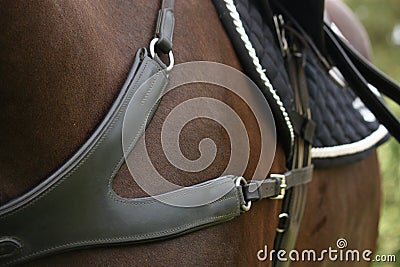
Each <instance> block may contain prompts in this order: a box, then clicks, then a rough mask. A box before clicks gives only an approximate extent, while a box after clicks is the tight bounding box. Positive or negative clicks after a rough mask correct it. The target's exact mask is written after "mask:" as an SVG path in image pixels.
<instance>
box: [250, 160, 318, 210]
mask: <svg viewBox="0 0 400 267" xmlns="http://www.w3.org/2000/svg"><path fill="white" fill-rule="evenodd" d="M312 172H313V165H310V166H306V167H304V168H299V169H295V170H291V171H288V172H286V173H285V174H281V175H277V174H272V175H271V176H270V177H269V178H267V179H265V180H263V181H257V180H252V181H249V182H248V183H247V184H246V185H244V186H243V196H244V199H245V201H246V202H248V201H257V200H260V199H264V198H274V197H277V196H279V195H281V190H282V189H283V188H284V189H285V190H289V189H291V188H292V187H295V186H298V185H302V184H307V183H309V182H311V180H312Z"/></svg>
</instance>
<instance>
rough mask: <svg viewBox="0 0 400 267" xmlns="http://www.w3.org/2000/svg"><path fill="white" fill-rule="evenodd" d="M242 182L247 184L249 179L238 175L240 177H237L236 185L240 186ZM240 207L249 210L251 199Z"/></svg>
mask: <svg viewBox="0 0 400 267" xmlns="http://www.w3.org/2000/svg"><path fill="white" fill-rule="evenodd" d="M242 184H244V185H246V184H247V181H246V179H244V178H243V177H242V176H240V177H238V178H237V179H236V181H235V185H236V187H239V186H241V185H242ZM240 208H241V209H242V210H243V211H249V210H250V208H251V201H249V202H247V203H246V204H243V205H241V206H240Z"/></svg>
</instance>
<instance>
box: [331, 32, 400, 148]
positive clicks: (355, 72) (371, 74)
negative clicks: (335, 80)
mask: <svg viewBox="0 0 400 267" xmlns="http://www.w3.org/2000/svg"><path fill="white" fill-rule="evenodd" d="M324 31H325V37H326V44H327V48H328V53H329V54H330V55H331V57H332V59H333V60H334V61H335V63H336V64H337V66H338V68H339V69H340V71H341V73H342V75H343V77H344V78H345V79H346V81H347V82H348V83H349V85H350V87H351V89H352V90H353V91H354V92H355V93H356V94H357V96H358V97H360V99H361V100H362V101H363V103H364V104H365V105H366V106H367V107H368V108H369V109H370V110H371V112H372V113H373V114H374V115H375V116H376V117H377V119H378V120H379V121H380V122H381V123H382V124H383V125H384V126H385V127H386V128H387V129H388V131H389V132H390V134H392V135H393V137H395V138H396V140H397V141H398V142H400V121H399V120H398V118H396V116H395V115H394V114H393V113H392V112H391V111H390V110H389V109H388V107H387V105H386V104H385V103H384V101H383V99H382V98H381V97H380V96H377V95H376V94H375V93H374V92H373V91H372V90H371V89H370V85H369V83H370V84H372V85H373V86H374V87H375V88H376V89H377V90H378V91H380V92H382V93H383V94H385V95H387V96H388V97H390V98H391V99H393V100H394V101H395V102H396V103H397V104H400V87H399V85H397V84H396V83H395V82H393V81H392V80H391V79H390V78H388V77H387V76H386V75H384V74H383V73H382V72H380V71H378V70H377V69H376V68H375V67H373V66H372V65H371V64H370V63H368V62H367V61H366V60H365V59H364V58H363V57H362V56H360V55H359V54H358V53H357V52H355V51H354V49H353V48H351V47H350V45H348V44H347V43H346V42H345V41H343V40H342V39H341V38H340V37H338V36H337V35H336V34H335V33H334V32H333V30H332V29H331V28H330V27H328V26H327V25H325V26H324Z"/></svg>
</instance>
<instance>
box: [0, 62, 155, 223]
mask: <svg viewBox="0 0 400 267" xmlns="http://www.w3.org/2000/svg"><path fill="white" fill-rule="evenodd" d="M143 63H144V67H143V70H145V69H146V67H147V65H148V64H149V63H153V62H152V61H150V60H147V61H145V62H143ZM153 64H155V63H153ZM143 73H144V71H142V72H140V73H139V76H138V79H137V80H136V82H135V83H134V86H133V87H131V88H134V87H136V85H137V83H138V82H139V81H140V79H141V77H142V75H143ZM130 85H131V83H130V84H128V87H130ZM132 91H133V90H132V89H130V88H128V89H127V93H128V94H127V96H125V97H124V98H123V99H121V102H120V104H121V108H120V109H119V110H118V112H117V114H115V117H114V118H113V119H112V121H111V122H110V125H109V126H108V127H107V128H106V130H105V131H104V133H103V134H102V135H101V136H100V138H99V141H98V142H96V144H95V145H94V146H93V148H92V149H91V150H90V151H89V153H88V154H87V155H86V156H85V157H84V158H83V159H82V160H81V161H80V162H79V163H78V164H77V165H76V166H75V167H74V168H73V169H72V170H71V171H70V172H69V173H68V174H67V175H65V177H63V178H62V179H60V180H59V181H57V182H56V183H55V184H53V185H51V186H50V187H49V188H47V189H46V190H45V191H44V192H43V193H42V194H41V195H39V196H38V197H36V198H34V199H32V200H31V201H30V202H28V203H27V204H26V205H24V206H22V207H20V208H17V209H16V210H13V211H11V212H9V213H6V214H4V215H3V216H2V217H0V220H1V219H4V218H7V217H9V216H11V215H13V214H16V213H19V212H21V211H23V210H24V209H26V208H28V207H30V206H33V205H35V204H36V203H37V201H38V200H40V199H41V198H43V197H45V196H46V195H48V194H49V193H50V192H52V191H53V190H54V189H55V188H57V187H58V186H60V184H62V183H63V182H64V181H65V180H66V179H68V178H69V177H70V176H71V175H72V174H74V173H75V172H76V171H77V170H78V169H79V168H80V167H81V166H82V165H83V164H84V163H85V162H86V161H87V160H88V158H89V157H91V156H92V155H93V154H94V152H95V151H96V150H97V148H98V147H99V146H100V145H101V144H102V143H103V141H104V139H105V138H106V137H107V136H108V135H109V133H110V132H111V130H112V129H113V128H114V126H115V124H116V122H117V121H118V120H119V118H120V116H121V113H122V112H124V111H125V108H126V106H127V104H128V103H129V101H130V98H131V97H132V95H133V93H134V92H132ZM127 102H128V103H127Z"/></svg>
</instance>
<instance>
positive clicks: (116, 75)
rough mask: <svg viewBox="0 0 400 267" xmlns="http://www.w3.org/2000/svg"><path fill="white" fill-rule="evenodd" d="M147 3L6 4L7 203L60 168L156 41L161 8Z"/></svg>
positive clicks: (2, 56) (3, 119)
mask: <svg viewBox="0 0 400 267" xmlns="http://www.w3.org/2000/svg"><path fill="white" fill-rule="evenodd" d="M140 2H142V3H140V5H138V4H137V3H135V5H136V7H135V8H133V4H132V3H130V1H128V0H126V1H118V5H119V6H118V7H117V6H116V5H117V3H116V2H115V1H105V2H99V3H96V4H94V3H93V1H86V2H85V1H79V2H74V1H40V2H38V3H35V4H32V3H30V2H26V1H6V2H4V1H2V2H1V4H0V9H1V10H3V12H2V16H1V18H0V21H1V22H0V24H1V25H2V26H1V29H0V31H1V34H0V47H1V49H0V73H1V81H0V84H1V85H0V90H1V91H0V95H1V97H0V114H1V115H0V124H1V125H3V127H2V130H1V131H0V147H1V149H0V169H1V173H0V180H1V181H2V182H1V184H2V188H1V190H0V194H2V195H3V202H4V201H6V200H7V199H11V198H14V197H16V196H18V195H20V194H21V193H23V192H25V191H27V190H29V189H30V188H32V187H33V186H35V185H36V184H38V183H39V182H40V181H41V180H43V179H44V178H45V177H46V176H48V175H49V174H50V173H51V172H53V171H54V170H55V169H56V168H57V167H59V166H60V165H61V164H62V163H63V162H64V161H65V160H66V159H67V158H68V157H70V156H71V154H73V153H74V151H76V150H77V148H78V147H79V146H80V145H81V144H82V143H83V142H84V141H85V140H86V139H87V138H88V136H89V135H90V134H91V132H92V131H93V130H94V128H95V127H96V125H97V124H98V123H99V122H100V120H101V119H102V118H103V116H104V115H105V113H106V112H107V110H108V108H109V106H110V104H111V103H112V102H113V100H114V98H115V97H116V95H117V94H118V92H119V90H120V87H121V85H122V83H123V81H124V77H125V75H126V74H127V71H128V69H129V65H130V63H131V61H132V58H133V55H134V53H135V49H136V48H138V47H140V46H144V45H146V44H147V43H146V42H147V40H148V39H149V38H151V34H152V29H153V27H154V25H153V24H154V20H155V16H156V14H157V6H156V5H154V4H151V3H150V1H140ZM114 5H115V6H114ZM143 10H146V12H143ZM139 22H140V23H139ZM138 25H140V27H141V30H140V31H138V30H135V28H136V27H138ZM0 203H1V201H0Z"/></svg>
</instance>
